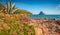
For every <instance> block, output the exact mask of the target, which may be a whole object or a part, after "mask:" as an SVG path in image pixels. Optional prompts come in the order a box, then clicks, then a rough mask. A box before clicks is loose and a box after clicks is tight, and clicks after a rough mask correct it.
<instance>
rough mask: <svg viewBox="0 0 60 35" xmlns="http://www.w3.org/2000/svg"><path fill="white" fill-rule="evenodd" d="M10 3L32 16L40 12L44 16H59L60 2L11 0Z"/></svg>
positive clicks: (52, 0) (56, 0)
mask: <svg viewBox="0 0 60 35" xmlns="http://www.w3.org/2000/svg"><path fill="white" fill-rule="evenodd" d="M0 1H1V0H0ZM4 1H5V0H4ZM12 2H13V3H15V4H16V7H18V8H19V9H23V10H28V11H29V12H32V13H33V14H39V12H40V11H43V12H44V13H45V14H60V0H12Z"/></svg>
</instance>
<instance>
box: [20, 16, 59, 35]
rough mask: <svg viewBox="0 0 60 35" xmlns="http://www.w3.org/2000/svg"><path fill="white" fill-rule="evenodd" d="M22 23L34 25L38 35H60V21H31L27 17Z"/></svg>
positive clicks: (46, 19)
mask: <svg viewBox="0 0 60 35" xmlns="http://www.w3.org/2000/svg"><path fill="white" fill-rule="evenodd" d="M22 16H23V15H22ZM20 21H21V22H23V23H25V24H28V25H33V26H34V28H35V34H36V35H60V20H56V19H48V18H39V19H38V18H37V19H31V18H28V17H26V15H25V16H23V17H22V19H20Z"/></svg>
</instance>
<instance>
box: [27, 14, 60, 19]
mask: <svg viewBox="0 0 60 35" xmlns="http://www.w3.org/2000/svg"><path fill="white" fill-rule="evenodd" d="M27 16H28V17H29V18H32V19H35V18H50V19H52V18H55V19H60V15H37V14H32V15H27Z"/></svg>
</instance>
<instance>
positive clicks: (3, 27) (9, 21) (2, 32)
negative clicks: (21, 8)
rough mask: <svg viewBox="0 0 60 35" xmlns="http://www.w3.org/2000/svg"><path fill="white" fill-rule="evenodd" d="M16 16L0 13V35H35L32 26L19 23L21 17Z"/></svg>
mask: <svg viewBox="0 0 60 35" xmlns="http://www.w3.org/2000/svg"><path fill="white" fill-rule="evenodd" d="M16 15H17V14H12V15H9V14H4V13H0V35H35V30H34V26H29V25H27V24H24V23H22V22H20V20H19V19H20V18H21V15H20V14H18V15H17V16H16ZM17 18H18V19H17Z"/></svg>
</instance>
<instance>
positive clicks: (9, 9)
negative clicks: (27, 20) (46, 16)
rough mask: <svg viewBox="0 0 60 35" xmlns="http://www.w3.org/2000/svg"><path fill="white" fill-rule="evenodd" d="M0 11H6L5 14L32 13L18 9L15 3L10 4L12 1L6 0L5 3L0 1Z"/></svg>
mask: <svg viewBox="0 0 60 35" xmlns="http://www.w3.org/2000/svg"><path fill="white" fill-rule="evenodd" d="M0 12H3V13H6V14H32V13H31V12H28V11H27V10H20V9H18V8H16V7H15V4H12V1H11V0H10V2H8V0H6V4H5V5H3V4H2V3H0Z"/></svg>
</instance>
